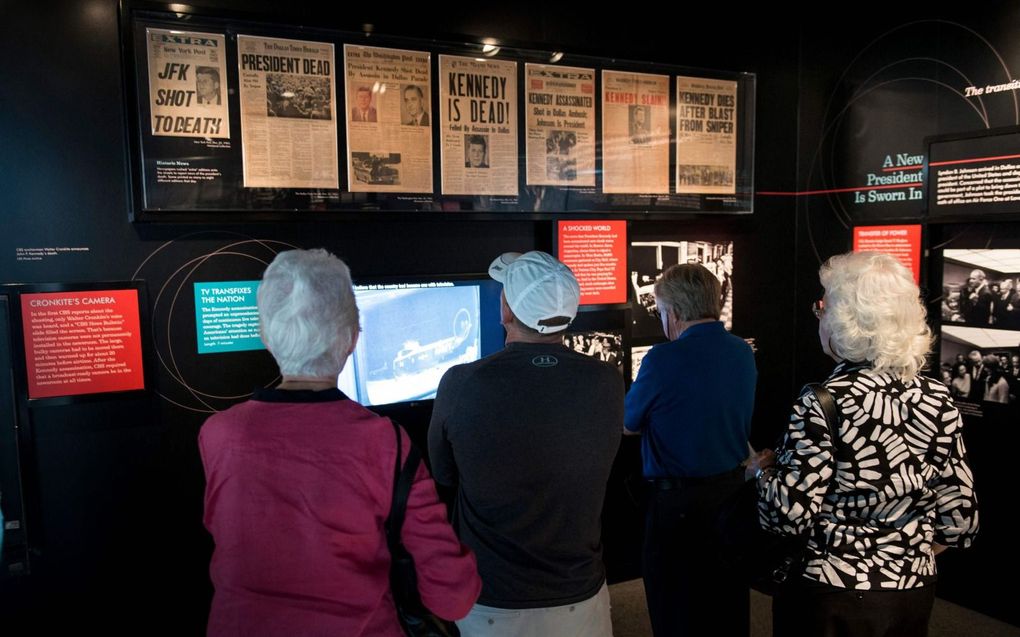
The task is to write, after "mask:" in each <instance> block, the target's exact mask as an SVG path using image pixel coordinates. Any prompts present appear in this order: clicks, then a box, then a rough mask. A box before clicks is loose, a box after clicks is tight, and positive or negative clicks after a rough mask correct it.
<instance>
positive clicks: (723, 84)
mask: <svg viewBox="0 0 1020 637" xmlns="http://www.w3.org/2000/svg"><path fill="white" fill-rule="evenodd" d="M676 131H677V132H676V191H677V192H678V193H708V194H733V193H735V192H736V191H737V182H736V169H737V83H736V82H734V81H731V80H717V79H708V78H702V77H684V76H678V77H677V78H676Z"/></svg>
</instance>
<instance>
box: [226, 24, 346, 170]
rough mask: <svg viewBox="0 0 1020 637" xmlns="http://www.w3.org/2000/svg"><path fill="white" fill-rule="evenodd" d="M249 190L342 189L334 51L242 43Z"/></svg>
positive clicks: (299, 44) (303, 44)
mask: <svg viewBox="0 0 1020 637" xmlns="http://www.w3.org/2000/svg"><path fill="white" fill-rule="evenodd" d="M237 63H238V72H239V79H240V87H239V97H240V101H241V137H242V144H241V148H242V151H243V158H244V161H243V164H244V186H245V187H246V188H328V189H338V188H339V171H338V165H337V148H336V146H337V141H336V140H337V124H336V119H337V118H336V73H335V69H336V66H335V61H334V56H333V45H332V44H329V43H326V42H310V41H307V40H285V39H275V38H262V37H256V36H249V35H239V36H237Z"/></svg>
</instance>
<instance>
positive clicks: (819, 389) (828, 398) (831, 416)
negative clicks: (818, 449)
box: [804, 383, 839, 447]
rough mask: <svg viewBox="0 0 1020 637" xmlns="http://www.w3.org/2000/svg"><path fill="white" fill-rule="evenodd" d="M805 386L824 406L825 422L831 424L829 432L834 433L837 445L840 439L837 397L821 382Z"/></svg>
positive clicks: (821, 405) (833, 438) (833, 436)
mask: <svg viewBox="0 0 1020 637" xmlns="http://www.w3.org/2000/svg"><path fill="white" fill-rule="evenodd" d="M804 387H805V388H806V389H807V390H808V391H810V392H811V393H812V394H814V395H815V400H817V401H818V405H819V406H820V407H821V408H822V414H824V415H825V423H826V424H827V425H829V433H830V434H831V435H832V446H833V447H835V446H836V443H837V441H838V440H839V408H837V407H836V399H835V398H833V397H832V392H830V391H829V390H828V388H826V387H825V385H823V384H821V383H808V384H807V385H805V386H804Z"/></svg>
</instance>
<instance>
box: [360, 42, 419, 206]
mask: <svg viewBox="0 0 1020 637" xmlns="http://www.w3.org/2000/svg"><path fill="white" fill-rule="evenodd" d="M431 60H432V57H431V54H430V53H428V52H425V51H409V50H405V49H389V48H381V47H372V46H355V45H352V44H345V45H344V69H345V73H346V79H347V82H346V84H345V92H346V100H347V102H346V112H347V153H348V172H349V174H350V175H351V180H350V182H351V183H350V190H351V192H413V193H431V192H432V100H431V95H432V64H431ZM365 157H370V158H372V160H373V162H375V164H376V165H378V166H379V167H380V168H384V170H383V173H384V175H383V178H378V177H372V178H366V172H365V168H366V166H365V162H364V158H365ZM382 158H385V161H384V162H383V163H382V164H379V161H378V160H380V159H382Z"/></svg>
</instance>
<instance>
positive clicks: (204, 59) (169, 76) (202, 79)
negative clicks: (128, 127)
mask: <svg viewBox="0 0 1020 637" xmlns="http://www.w3.org/2000/svg"><path fill="white" fill-rule="evenodd" d="M145 41H146V43H147V45H148V51H147V52H148V58H149V60H148V61H149V110H150V113H151V120H152V121H151V122H150V123H151V130H152V134H153V135H154V136H159V137H206V138H214V139H230V116H229V111H228V106H227V95H226V88H227V66H226V49H225V38H224V37H223V35H221V34H219V33H191V32H187V31H165V30H163V29H151V28H149V29H146V30H145Z"/></svg>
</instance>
